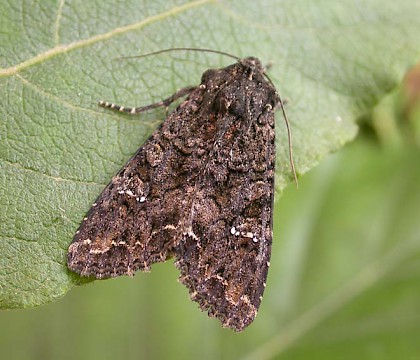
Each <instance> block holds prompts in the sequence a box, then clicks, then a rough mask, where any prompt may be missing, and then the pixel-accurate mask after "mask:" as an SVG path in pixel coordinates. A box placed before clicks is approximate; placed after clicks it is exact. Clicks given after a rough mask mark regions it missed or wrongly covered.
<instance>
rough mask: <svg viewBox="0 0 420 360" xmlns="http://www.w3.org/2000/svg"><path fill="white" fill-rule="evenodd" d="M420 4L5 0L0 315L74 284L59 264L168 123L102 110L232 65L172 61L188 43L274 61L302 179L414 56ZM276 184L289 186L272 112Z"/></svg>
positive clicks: (164, 92)
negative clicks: (100, 201)
mask: <svg viewBox="0 0 420 360" xmlns="http://www.w3.org/2000/svg"><path fill="white" fill-rule="evenodd" d="M418 10H420V6H419V4H418V2H416V1H414V0H411V1H408V0H402V1H399V2H398V3H392V2H390V3H387V4H386V5H384V4H383V2H382V1H379V0H377V1H361V2H360V1H359V2H353V1H343V2H340V3H336V2H331V4H330V5H326V4H324V5H322V6H321V5H317V4H315V3H314V2H311V1H304V2H296V1H277V2H274V1H271V2H270V1H265V2H264V1H263V2H252V3H251V2H248V1H231V2H227V1H226V2H221V1H220V2H219V1H211V0H207V1H206V0H202V1H191V2H187V1H171V2H168V1H153V2H152V1H150V2H148V3H147V4H146V2H143V3H141V5H140V4H139V3H138V2H136V1H132V2H129V1H120V2H112V3H110V2H101V3H95V4H94V3H91V2H89V3H88V2H82V1H69V2H55V3H54V2H52V1H43V2H35V3H31V4H30V5H28V4H27V3H25V2H7V3H5V4H3V6H2V12H1V14H0V19H1V21H0V44H1V45H0V46H1V48H0V51H1V57H0V64H1V66H2V69H1V70H0V83H1V86H0V99H1V104H0V117H1V125H0V126H1V127H0V128H1V138H2V142H1V147H0V159H1V165H0V166H1V172H0V185H1V190H0V194H1V195H0V201H1V215H0V216H1V218H0V223H1V228H0V235H1V245H0V246H1V248H0V249H1V253H2V256H1V258H0V286H1V289H2V291H1V296H0V307H2V308H21V307H33V306H37V305H40V304H45V303H48V302H51V301H52V300H53V299H55V298H58V297H60V296H62V295H63V294H65V293H66V292H67V291H68V290H69V289H70V288H71V287H72V286H73V285H74V284H75V283H77V282H79V281H80V279H79V278H78V277H77V276H75V275H74V274H71V273H70V272H69V271H68V270H67V268H66V264H65V257H66V251H67V248H68V245H69V243H70V242H71V239H72V236H73V234H74V232H75V230H76V229H77V227H78V224H79V222H80V221H81V219H82V218H83V216H84V213H85V212H86V211H87V210H88V209H89V206H90V204H91V203H92V202H93V201H94V199H95V198H96V196H97V195H98V194H99V193H100V191H101V189H102V188H103V187H104V186H105V185H106V183H107V182H108V181H109V180H110V179H111V177H112V175H113V174H115V173H116V172H117V170H118V169H119V168H120V167H121V166H122V165H123V164H124V163H125V162H126V161H127V160H128V159H129V157H130V156H131V155H132V154H133V153H134V152H135V150H136V149H137V148H138V147H139V146H140V145H141V144H142V143H143V142H144V141H145V140H146V139H147V137H148V136H149V135H150V134H151V132H152V131H153V130H154V129H155V128H156V127H157V126H158V124H159V123H160V122H161V121H162V120H163V117H164V113H163V112H152V113H150V114H146V115H142V116H140V117H139V119H138V120H136V119H133V118H129V117H128V116H122V115H120V114H114V113H111V112H109V111H103V110H102V109H98V107H97V106H96V102H97V100H99V99H104V100H111V101H115V102H119V103H122V104H127V105H144V104H148V103H150V102H152V101H156V100H159V99H162V98H164V97H166V96H168V95H170V94H172V93H173V92H174V91H175V90H176V89H177V88H180V87H183V86H186V85H191V84H198V83H199V80H200V75H201V73H202V72H203V71H204V70H205V69H207V68H210V67H218V66H225V65H227V64H228V63H229V62H230V60H229V59H226V58H223V57H221V56H217V55H210V54H204V53H203V54H199V53H196V52H194V53H173V54H167V55H164V56H157V57H153V58H147V59H141V60H138V61H132V60H127V59H126V60H121V59H117V58H118V57H120V56H129V55H138V54H143V53H147V52H150V51H154V50H159V49H162V48H170V47H176V46H193V47H198V48H203V47H206V48H212V49H219V50H224V51H229V52H231V53H233V54H234V55H237V56H247V55H254V56H257V57H259V58H260V59H261V60H262V61H263V62H266V63H267V64H268V63H269V62H271V63H272V66H271V68H270V70H269V76H270V78H271V79H272V80H273V82H274V83H275V84H276V86H277V88H278V90H279V92H280V93H281V94H282V96H283V98H285V99H287V100H288V105H287V111H288V115H289V117H290V119H291V125H292V129H293V136H294V138H293V139H294V154H295V161H296V165H297V169H298V172H299V173H300V174H303V173H305V172H307V171H308V170H309V169H311V168H313V167H314V166H315V165H316V164H317V163H318V162H319V160H320V159H322V158H323V157H325V155H327V154H328V153H330V152H332V151H336V150H337V149H339V148H340V147H341V146H343V145H344V144H345V143H346V142H348V141H350V140H351V139H353V137H354V136H355V134H356V132H357V127H356V125H355V123H354V122H355V119H356V118H357V117H358V116H359V115H360V114H362V113H365V112H366V111H368V110H369V109H371V108H372V106H373V105H374V104H375V103H376V102H377V101H378V100H379V99H381V97H383V96H384V95H385V94H386V93H387V92H389V91H390V90H392V89H393V88H394V87H395V86H396V85H397V84H398V83H399V82H400V80H401V78H402V75H403V73H404V72H405V70H406V69H407V68H408V66H409V65H410V64H412V63H413V62H414V61H415V60H416V59H417V58H418V55H419V53H418V50H417V49H418V48H419V45H420V37H419V36H418V34H419V33H420V31H419V30H420V20H419V18H418V16H417V15H418V13H419V11H418ZM277 120H278V126H277V144H278V160H277V173H276V176H277V177H276V181H277V184H278V189H279V190H281V189H282V188H284V187H285V185H286V182H287V180H288V179H290V169H289V164H288V160H287V139H286V135H285V133H286V132H285V128H284V125H283V122H282V119H281V116H278V119H277Z"/></svg>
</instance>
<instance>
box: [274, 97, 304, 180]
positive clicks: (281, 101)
mask: <svg viewBox="0 0 420 360" xmlns="http://www.w3.org/2000/svg"><path fill="white" fill-rule="evenodd" d="M277 95H278V96H279V100H280V107H281V111H282V112H283V118H284V122H285V123H286V129H287V139H288V141H289V162H290V167H291V168H292V173H293V178H294V181H295V184H296V188H298V187H299V182H298V179H297V175H296V170H295V163H294V161H293V147H292V130H291V129H290V124H289V120H288V118H287V115H286V110H285V109H284V104H283V100H282V99H281V97H280V95H279V94H277Z"/></svg>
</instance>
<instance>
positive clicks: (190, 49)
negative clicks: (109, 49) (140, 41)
mask: <svg viewBox="0 0 420 360" xmlns="http://www.w3.org/2000/svg"><path fill="white" fill-rule="evenodd" d="M171 51H199V52H208V53H213V54H220V55H224V56H228V57H230V58H232V59H235V60H240V58H239V57H237V56H235V55H232V54H229V53H227V52H224V51H219V50H213V49H199V48H189V47H176V48H169V49H162V50H158V51H153V52H150V53H146V54H141V55H133V56H122V57H118V58H116V59H141V58H144V57H146V56H151V55H157V54H162V53H166V52H171Z"/></svg>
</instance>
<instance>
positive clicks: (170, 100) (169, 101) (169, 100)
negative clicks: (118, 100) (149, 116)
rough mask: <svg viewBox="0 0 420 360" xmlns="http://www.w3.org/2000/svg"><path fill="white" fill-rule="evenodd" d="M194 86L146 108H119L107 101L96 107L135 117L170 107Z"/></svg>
mask: <svg viewBox="0 0 420 360" xmlns="http://www.w3.org/2000/svg"><path fill="white" fill-rule="evenodd" d="M196 88H197V87H196V86H190V87H185V88H182V89H180V90H178V91H177V92H176V93H175V94H173V95H171V96H169V97H168V98H166V99H163V100H162V101H159V102H156V103H153V104H150V105H146V106H140V107H125V106H121V105H117V104H114V103H110V102H108V101H102V100H101V101H99V102H98V105H99V106H102V107H104V108H108V109H112V110H116V111H120V112H125V113H128V114H131V115H135V114H138V113H141V112H143V111H148V110H151V109H156V108H159V107H166V109H167V108H168V106H169V105H171V104H172V103H173V102H174V101H175V100H177V99H179V98H181V97H183V96H186V95H188V94H189V93H190V92H192V91H193V90H194V89H196Z"/></svg>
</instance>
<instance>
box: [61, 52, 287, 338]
mask: <svg viewBox="0 0 420 360" xmlns="http://www.w3.org/2000/svg"><path fill="white" fill-rule="evenodd" d="M183 96H187V97H186V99H185V100H184V101H182V102H181V103H180V105H179V106H178V107H177V108H176V109H175V110H174V111H173V112H172V113H171V114H170V115H169V116H168V117H167V118H166V120H165V121H164V122H163V123H162V124H161V126H160V127H159V128H158V129H157V130H155V132H154V133H153V134H152V135H151V137H150V138H149V139H148V140H147V141H146V142H145V143H144V145H143V146H142V147H140V148H139V149H138V151H137V152H136V154H135V155H134V156H133V157H132V158H131V159H130V160H129V161H128V162H127V164H126V165H125V166H124V167H123V168H122V169H121V170H120V171H119V173H118V174H116V175H115V176H114V177H113V178H112V180H111V182H110V183H109V184H108V186H107V187H106V188H105V189H104V190H103V192H102V193H101V194H100V195H99V197H98V198H97V200H96V201H95V203H94V204H93V205H92V207H91V209H90V210H89V212H88V213H87V215H86V217H85V218H84V220H83V222H82V224H81V225H80V227H79V229H78V230H77V232H76V234H75V236H74V239H73V242H72V243H71V245H70V247H69V250H68V258H67V263H68V267H69V268H70V269H71V270H73V271H75V272H77V273H79V274H80V275H82V276H93V277H95V278H97V279H105V278H110V277H116V276H120V275H133V274H134V273H135V272H136V271H138V270H141V271H149V270H150V267H151V265H152V264H154V263H157V262H162V261H165V260H166V259H168V258H171V257H173V258H174V259H175V265H176V267H177V268H178V269H179V270H180V273H181V276H180V282H181V283H183V284H184V285H185V286H186V287H187V288H188V290H189V293H190V297H191V299H192V300H194V301H196V302H197V303H198V304H199V306H200V308H201V309H202V310H204V311H207V312H208V314H209V316H213V317H216V318H217V319H219V320H220V321H221V323H222V325H223V327H229V328H232V329H233V330H235V331H242V330H243V329H244V328H245V327H246V326H248V325H249V324H250V323H251V322H252V321H253V320H254V318H255V316H256V314H257V311H258V308H259V307H260V304H261V299H262V295H263V293H264V288H265V286H266V278H267V272H268V268H269V266H270V262H269V261H270V253H271V243H272V218H273V214H272V212H273V198H274V164H275V144H274V137H275V132H274V123H275V119H274V111H275V109H276V108H277V107H278V106H279V105H281V107H282V109H283V106H282V102H281V99H280V97H279V95H278V93H277V91H276V89H275V87H274V85H273V84H272V82H271V81H270V80H269V79H268V78H267V77H266V75H265V73H264V69H263V67H262V65H261V62H260V61H259V60H258V59H257V58H255V57H247V58H244V59H238V60H237V62H236V63H234V64H232V65H230V66H227V67H225V68H220V69H210V70H207V71H205V72H204V74H203V75H202V78H201V83H200V85H198V86H193V87H188V88H184V89H181V90H179V91H178V92H176V93H175V94H174V95H172V96H171V97H169V98H167V99H165V100H163V101H161V102H159V103H155V104H152V105H148V106H145V107H139V108H126V107H123V106H119V105H115V104H112V103H108V102H100V103H99V105H101V106H103V107H106V108H111V109H114V110H117V111H121V112H125V113H130V114H137V113H140V112H142V111H145V110H149V109H152V108H155V107H159V106H165V107H167V106H169V105H170V104H171V103H172V102H173V101H175V100H176V99H178V98H180V97H183ZM283 112H284V109H283ZM286 121H287V119H286ZM287 129H288V131H290V130H289V127H287ZM289 135H290V132H289ZM289 142H290V137H289ZM289 145H290V143H289ZM290 156H291V153H290ZM292 164H293V163H292ZM293 171H294V168H293Z"/></svg>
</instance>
